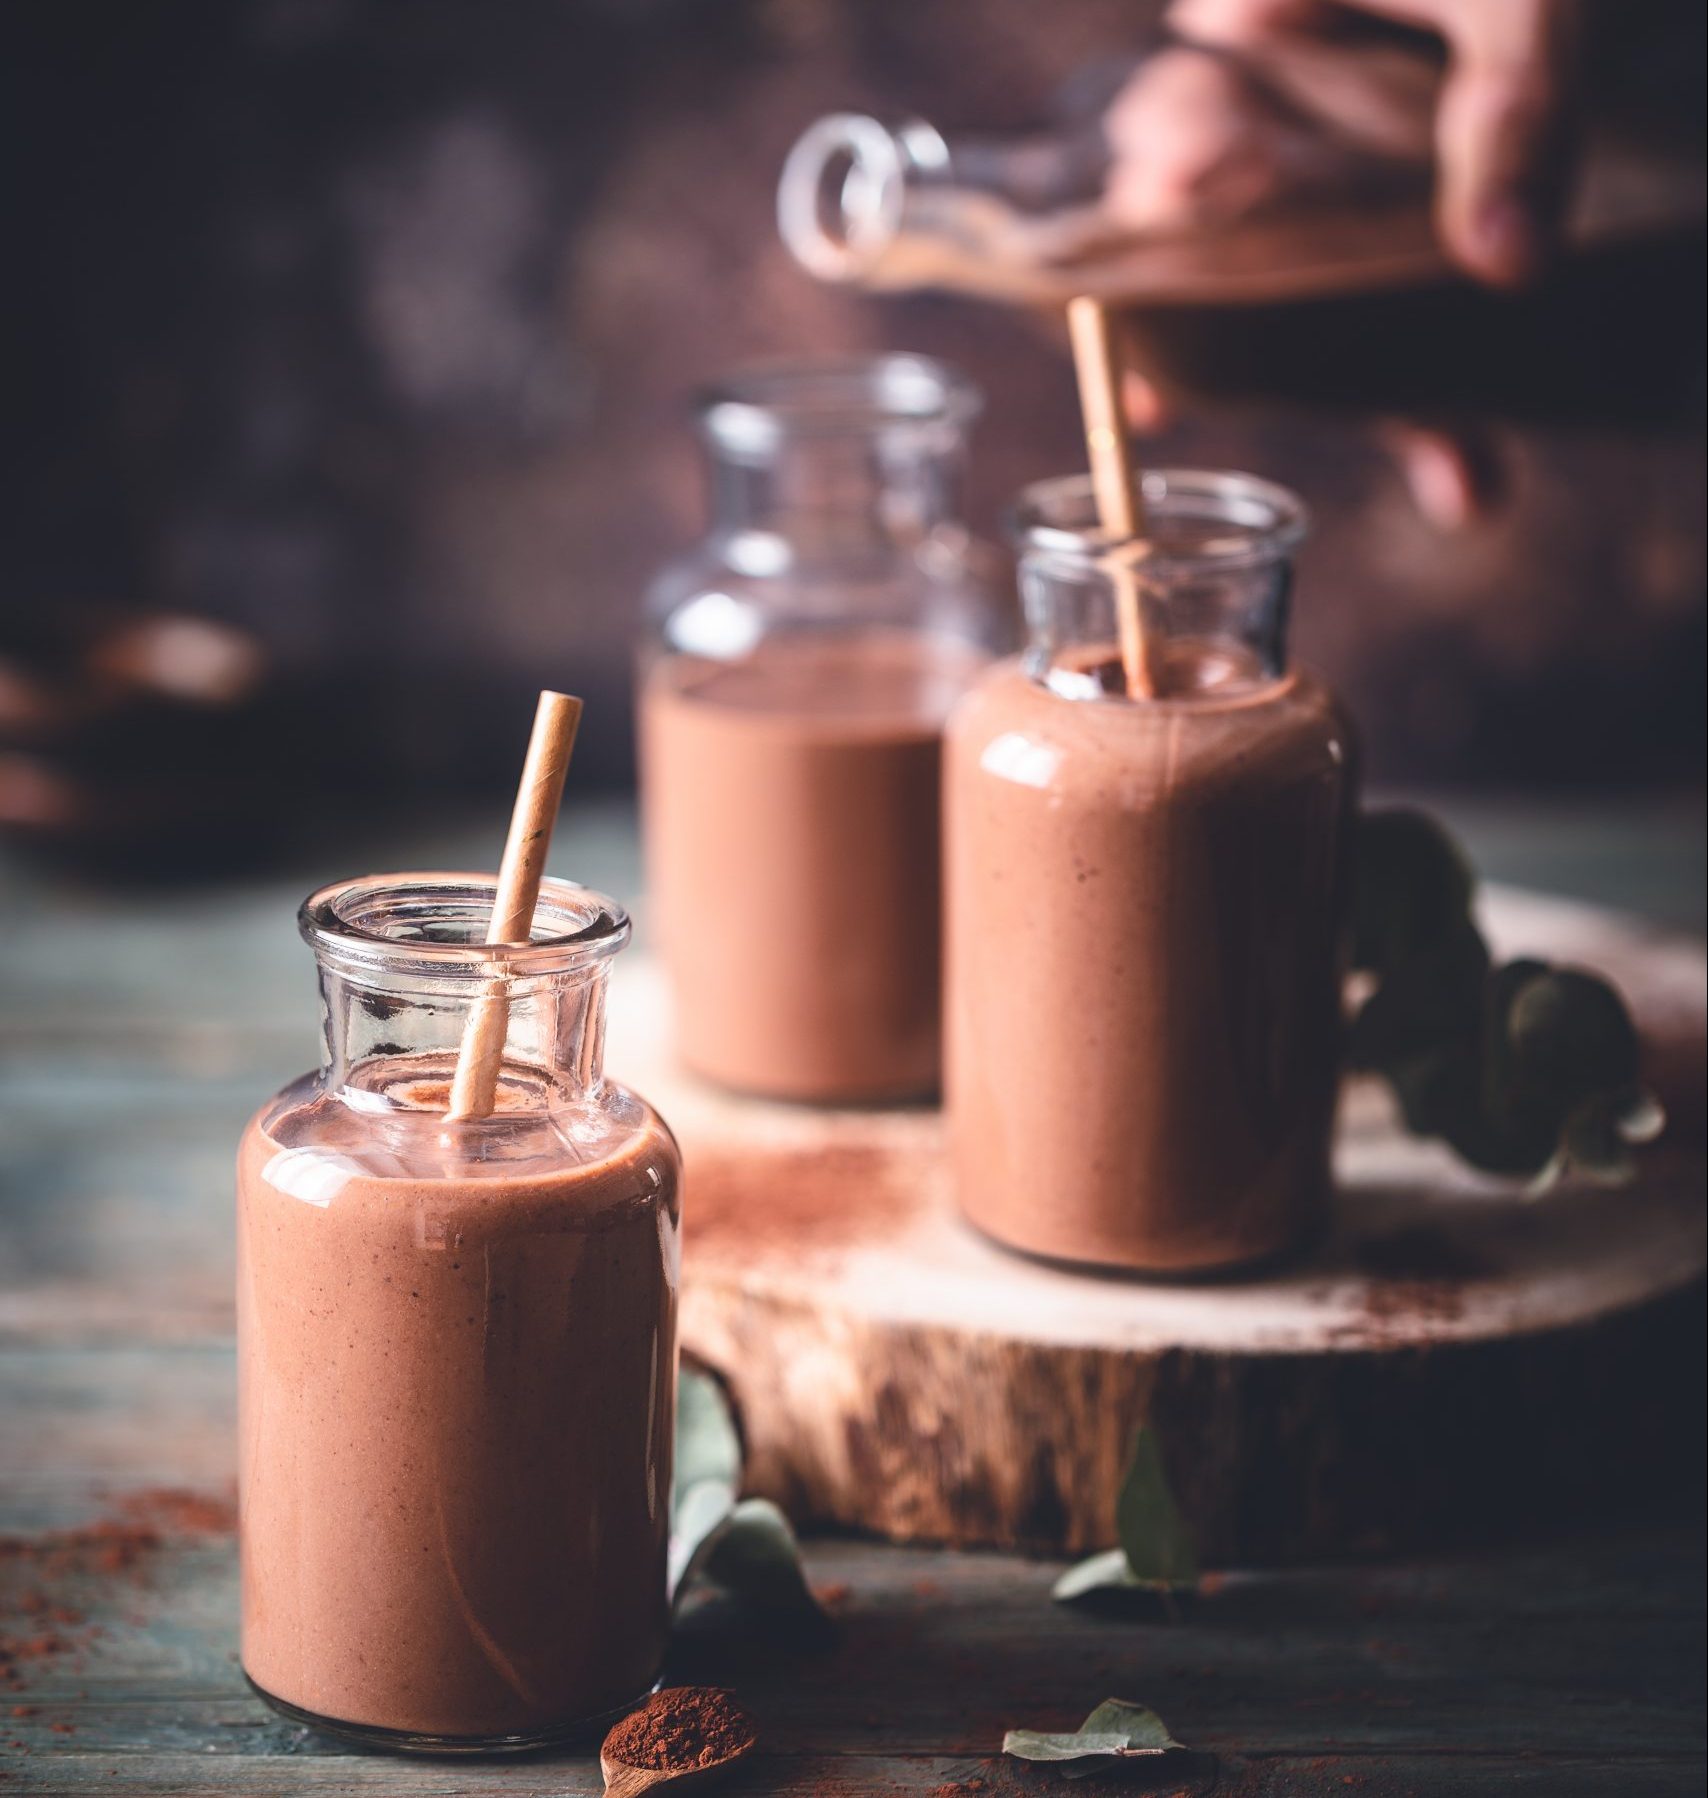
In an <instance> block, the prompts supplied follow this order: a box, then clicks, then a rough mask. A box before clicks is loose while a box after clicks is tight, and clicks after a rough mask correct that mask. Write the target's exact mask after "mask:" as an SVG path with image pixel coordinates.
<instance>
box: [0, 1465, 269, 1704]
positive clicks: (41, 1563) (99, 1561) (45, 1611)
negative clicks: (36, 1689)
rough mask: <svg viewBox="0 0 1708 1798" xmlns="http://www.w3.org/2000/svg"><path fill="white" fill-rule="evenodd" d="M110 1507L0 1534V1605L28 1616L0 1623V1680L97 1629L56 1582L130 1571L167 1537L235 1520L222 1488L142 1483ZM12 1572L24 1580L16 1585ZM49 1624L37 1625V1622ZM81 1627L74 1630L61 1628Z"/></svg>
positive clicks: (218, 1532)
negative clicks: (53, 1525)
mask: <svg viewBox="0 0 1708 1798" xmlns="http://www.w3.org/2000/svg"><path fill="white" fill-rule="evenodd" d="M112 1504H113V1511H114V1515H111V1516H108V1517H103V1518H99V1519H97V1520H96V1521H95V1522H94V1523H86V1524H82V1525H80V1526H78V1527H77V1528H75V1529H68V1530H46V1531H43V1532H41V1533H40V1534H38V1535H34V1536H0V1578H4V1581H5V1585H6V1588H7V1590H6V1592H5V1609H6V1610H7V1611H9V1612H10V1611H15V1612H16V1613H17V1615H18V1616H20V1617H23V1618H27V1619H29V1623H30V1628H29V1629H28V1630H12V1629H6V1628H4V1627H3V1626H0V1686H6V1687H10V1688H12V1689H13V1690H16V1689H17V1688H18V1687H19V1686H21V1685H22V1684H23V1683H24V1673H23V1669H24V1667H25V1666H27V1665H28V1664H29V1663H31V1662H34V1661H45V1660H52V1659H55V1658H57V1657H59V1656H62V1655H67V1654H71V1653H73V1652H75V1651H76V1650H78V1649H81V1648H85V1647H87V1646H88V1644H89V1642H90V1640H91V1639H92V1638H93V1637H94V1636H96V1635H98V1634H99V1633H100V1632H99V1630H98V1628H95V1627H87V1628H83V1625H84V1613H83V1611H82V1609H81V1608H80V1606H78V1605H76V1604H73V1603H70V1602H68V1597H67V1595H66V1594H64V1593H62V1592H60V1591H56V1590H55V1587H56V1586H57V1585H58V1584H59V1583H61V1582H67V1581H69V1582H75V1583H83V1582H87V1581H88V1580H90V1579H103V1578H105V1579H112V1578H119V1577H123V1578H137V1577H139V1576H140V1572H141V1569H142V1566H143V1563H144V1562H145V1561H146V1560H147V1558H148V1557H149V1556H150V1555H152V1554H153V1553H154V1552H155V1551H156V1550H157V1549H159V1548H160V1547H162V1546H163V1545H164V1544H165V1543H166V1542H168V1541H182V1540H186V1539H194V1538H197V1537H205V1536H229V1535H230V1534H232V1532H233V1531H234V1530H235V1529H236V1527H237V1505H236V1501H235V1498H234V1497H233V1496H231V1495H230V1494H215V1493H206V1492H190V1491H186V1490H183V1489H182V1488H179V1487H176V1486H154V1487H147V1488H145V1489H143V1490H141V1491H137V1492H127V1493H122V1494H120V1495H118V1496H117V1497H115V1498H114V1500H113V1501H112ZM20 1579H27V1580H28V1581H29V1583H28V1584H27V1585H25V1586H23V1588H22V1590H17V1589H16V1588H17V1585H18V1582H19V1580H20ZM49 1625H51V1626H54V1627H45V1626H49ZM80 1628H82V1634H81V1636H79V1635H76V1634H71V1633H68V1632H71V1631H76V1630H78V1629H80Z"/></svg>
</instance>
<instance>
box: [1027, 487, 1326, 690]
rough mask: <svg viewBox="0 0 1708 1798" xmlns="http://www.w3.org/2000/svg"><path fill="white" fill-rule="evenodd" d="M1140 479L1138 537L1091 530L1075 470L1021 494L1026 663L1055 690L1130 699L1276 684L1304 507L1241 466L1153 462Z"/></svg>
mask: <svg viewBox="0 0 1708 1798" xmlns="http://www.w3.org/2000/svg"><path fill="white" fill-rule="evenodd" d="M1142 486H1143V494H1144V502H1145V521H1144V532H1145V534H1144V536H1143V538H1141V539H1136V540H1134V541H1131V542H1125V543H1111V542H1110V541H1109V540H1108V539H1107V538H1106V537H1105V536H1104V535H1103V534H1102V533H1101V532H1100V531H1099V529H1098V528H1097V524H1096V509H1095V506H1094V504H1093V501H1092V497H1091V492H1090V484H1089V482H1088V481H1086V480H1085V479H1084V478H1083V477H1075V478H1072V479H1068V480H1061V481H1045V482H1041V483H1039V484H1038V485H1037V486H1035V487H1031V488H1028V489H1027V490H1026V492H1025V494H1024V495H1023V496H1022V498H1021V502H1020V506H1019V508H1018V510H1017V515H1016V525H1017V535H1018V536H1019V539H1020V550H1021V553H1020V597H1021V603H1022V607H1023V609H1024V612H1025V617H1026V631H1027V649H1026V658H1025V660H1026V667H1027V669H1028V672H1030V673H1031V674H1032V676H1033V677H1034V678H1035V679H1037V680H1039V681H1040V682H1042V683H1043V684H1044V685H1046V686H1048V687H1049V688H1050V689H1051V690H1052V691H1053V692H1056V693H1058V694H1060V695H1061V696H1062V697H1064V698H1068V699H1111V698H1113V699H1125V700H1132V701H1134V702H1136V703H1143V702H1145V701H1147V700H1188V701H1190V700H1212V701H1213V700H1228V699H1236V698H1245V697H1248V696H1251V695H1254V694H1258V693H1261V692H1263V691H1265V690H1266V689H1267V688H1269V687H1271V686H1273V685H1274V684H1275V682H1277V681H1278V680H1280V679H1281V678H1282V676H1283V675H1285V673H1286V672H1287V633H1288V625H1289V622H1290V615H1291V602H1292V588H1293V565H1292V552H1293V549H1294V547H1295V545H1296V544H1297V543H1298V541H1299V539H1300V537H1301V536H1302V535H1303V531H1304V509H1303V507H1302V506H1301V505H1300V504H1299V502H1298V500H1297V499H1296V498H1295V497H1294V496H1293V495H1292V494H1290V493H1288V492H1287V491H1286V489H1284V488H1280V487H1276V486H1274V485H1273V484H1271V483H1269V482H1265V481H1257V480H1254V479H1252V478H1251V477H1250V476H1246V475H1235V474H1220V473H1210V472H1201V471H1196V470H1182V469H1159V470H1152V471H1150V472H1149V473H1148V474H1146V475H1145V476H1144V479H1143V483H1142ZM1135 622H1136V625H1137V629H1136V631H1135V630H1133V629H1131V628H1130V627H1131V625H1132V624H1133V623H1135ZM1123 642H1126V643H1127V644H1128V654H1127V656H1126V657H1125V658H1123V655H1122V648H1121V646H1122V644H1123ZM1135 676H1138V677H1139V678H1137V679H1136V678H1135Z"/></svg>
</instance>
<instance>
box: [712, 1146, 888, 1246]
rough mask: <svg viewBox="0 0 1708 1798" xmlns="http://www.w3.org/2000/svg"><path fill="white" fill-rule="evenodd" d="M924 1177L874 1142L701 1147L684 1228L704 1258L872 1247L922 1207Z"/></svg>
mask: <svg viewBox="0 0 1708 1798" xmlns="http://www.w3.org/2000/svg"><path fill="white" fill-rule="evenodd" d="M919 1171H920V1170H919V1160H918V1157H917V1155H909V1154H903V1153H902V1152H900V1151H899V1150H892V1149H888V1148H882V1147H878V1146H875V1145H872V1144H866V1143H829V1144H825V1145H823V1146H821V1147H817V1148H810V1149H795V1148H771V1147H766V1148H757V1147H755V1146H754V1145H752V1144H745V1145H742V1146H740V1147H739V1148H738V1147H727V1148H726V1147H723V1146H720V1145H717V1144H710V1143H707V1144H699V1145H696V1146H695V1147H694V1148H693V1149H691V1151H690V1152H689V1155H688V1161H687V1175H686V1183H685V1188H684V1198H683V1217H684V1220H685V1222H684V1228H685V1230H686V1232H687V1235H688V1238H689V1240H690V1241H691V1242H692V1244H693V1253H694V1254H695V1256H696V1257H699V1256H703V1255H706V1254H708V1253H710V1254H713V1255H718V1256H731V1255H741V1254H745V1253H746V1252H747V1251H748V1250H749V1249H751V1248H755V1247H765V1248H770V1247H791V1248H831V1247H834V1246H836V1245H837V1244H840V1243H845V1242H853V1241H864V1240H868V1239H869V1238H870V1237H871V1236H872V1235H873V1233H874V1232H878V1233H881V1232H883V1231H885V1230H889V1229H893V1228H895V1227H896V1226H897V1225H899V1224H901V1223H903V1222H904V1221H905V1220H906V1219H907V1218H908V1217H910V1216H911V1215H912V1214H913V1213H914V1212H915V1211H916V1210H917V1209H918V1208H919V1206H920V1204H921V1202H922V1201H921V1193H920V1178H919Z"/></svg>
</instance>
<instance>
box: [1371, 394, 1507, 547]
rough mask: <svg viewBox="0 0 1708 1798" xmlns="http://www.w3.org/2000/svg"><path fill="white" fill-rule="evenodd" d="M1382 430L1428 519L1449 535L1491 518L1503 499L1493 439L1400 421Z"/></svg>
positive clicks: (1415, 499)
mask: <svg viewBox="0 0 1708 1798" xmlns="http://www.w3.org/2000/svg"><path fill="white" fill-rule="evenodd" d="M1380 436H1381V439H1382V442H1383V443H1384V445H1385V446H1386V448H1387V450H1388V453H1389V454H1390V455H1391V456H1392V457H1393V459H1394V462H1395V464H1396V465H1397V466H1398V468H1399V471H1400V476H1401V478H1402V479H1403V480H1404V481H1405V484H1406V487H1407V490H1408V491H1409V492H1410V494H1411V497H1412V503H1413V504H1414V505H1415V506H1416V507H1417V509H1418V512H1419V513H1420V514H1421V515H1422V517H1423V519H1424V521H1425V522H1426V523H1428V524H1430V525H1432V526H1433V527H1434V528H1435V529H1436V530H1438V531H1440V532H1442V533H1443V534H1445V535H1451V534H1452V533H1454V532H1456V531H1463V530H1466V529H1468V528H1469V527H1470V526H1471V525H1473V524H1475V523H1477V522H1478V521H1479V520H1480V519H1483V518H1486V517H1487V516H1488V515H1489V513H1490V512H1491V511H1492V510H1493V509H1494V508H1495V506H1496V505H1497V504H1498V503H1499V500H1500V489H1501V481H1500V469H1499V464H1498V462H1497V460H1496V457H1495V454H1494V447H1493V445H1492V444H1491V443H1490V442H1488V441H1487V440H1486V439H1485V438H1483V437H1481V436H1479V435H1477V434H1475V433H1472V432H1469V431H1458V432H1450V431H1442V430H1437V429H1434V428H1433V427H1430V426H1426V425H1419V424H1413V423H1411V422H1410V421H1405V420H1401V421H1394V422H1391V423H1389V424H1387V425H1384V426H1383V427H1382V428H1381V431H1380Z"/></svg>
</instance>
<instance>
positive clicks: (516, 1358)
mask: <svg viewBox="0 0 1708 1798" xmlns="http://www.w3.org/2000/svg"><path fill="white" fill-rule="evenodd" d="M493 887H494V882H493V881H492V880H491V879H490V878H487V877H485V876H481V875H472V874H471V875H461V874H399V875H381V876H373V877H369V878H367V879H363V880H353V881H349V882H346V883H344V884H342V885H338V886H331V887H327V888H325V889H324V890H322V891H321V892H318V893H316V894H314V895H313V896H312V897H311V898H310V899H309V900H308V901H307V902H306V903H305V905H304V906H303V908H302V914H301V925H302V932H303V935H304V936H305V937H306V939H307V940H308V942H309V944H310V946H311V947H312V948H313V950H314V953H315V957H316V960H317V961H318V963H319V973H320V989H321V1007H322V1016H323V1020H324V1032H325V1034H324V1041H323V1045H322V1057H321V1065H320V1069H319V1071H318V1072H316V1073H314V1074H309V1075H305V1076H304V1077H303V1078H302V1079H300V1080H298V1081H297V1082H296V1083H295V1084H294V1085H291V1086H289V1087H287V1088H285V1090H284V1091H283V1092H281V1093H280V1094H278V1096H277V1097H275V1098H274V1099H272V1100H270V1101H269V1102H268V1103H267V1104H266V1105H265V1106H263V1107H262V1109H261V1110H260V1111H259V1112H258V1113H257V1114H256V1116H255V1118H254V1119H253V1120H252V1121H251V1123H250V1125H249V1127H248V1130H247V1132H246V1133H245V1135H244V1138H243V1144H242V1148H241V1151H240V1156H239V1163H238V1212H237V1218H238V1289H237V1291H238V1312H237V1315H238V1366H239V1434H240V1445H241V1459H240V1479H239V1497H240V1506H241V1519H242V1562H243V1667H244V1671H245V1673H246V1674H247V1675H248V1677H249V1679H250V1681H251V1683H252V1684H253V1685H254V1686H255V1687H256V1689H257V1690H258V1691H259V1692H260V1693H261V1695H262V1696H263V1697H264V1698H266V1699H267V1700H268V1701H269V1702H270V1703H271V1704H272V1705H273V1706H274V1707H275V1708H276V1709H278V1710H280V1711H283V1712H284V1713H285V1714H286V1715H288V1716H291V1717H294V1718H296V1719H298V1720H299V1721H302V1722H307V1723H311V1724H315V1725H317V1726H319V1727H324V1728H331V1729H333V1730H334V1731H336V1732H337V1733H340V1734H343V1735H347V1736H352V1737H355V1738H357V1739H358V1740H361V1741H365V1742H370V1743H374V1744H378V1745H382V1746H389V1747H397V1748H417V1749H426V1750H446V1749H474V1748H481V1749H493V1748H523V1747H529V1746H533V1745H535V1744H538V1743H542V1742H547V1741H552V1740H555V1739H558V1738H560V1737H562V1736H565V1735H568V1734H571V1733H575V1732H576V1731H578V1730H579V1729H580V1728H582V1727H584V1726H587V1725H590V1724H591V1723H593V1722H595V1721H597V1720H599V1719H601V1718H604V1717H607V1716H609V1715H610V1714H612V1713H614V1712H617V1711H620V1710H621V1709H623V1708H625V1707H627V1706H629V1705H630V1704H632V1703H633V1702H635V1701H636V1700H638V1699H639V1698H640V1697H641V1696H642V1695H643V1694H644V1693H645V1692H646V1691H647V1690H648V1689H649V1688H650V1687H651V1686H652V1684H653V1683H654V1681H655V1680H656V1678H657V1676H658V1670H659V1665H660V1662H661V1660H662V1658H663V1653H664V1645H665V1634H666V1627H667V1609H666V1595H665V1551H666V1535H667V1530H668V1524H669V1499H670V1479H671V1455H672V1427H673V1416H674V1398H675V1374H676V1276H677V1228H678V1217H679V1201H678V1188H679V1162H678V1156H677V1151H676V1146H675V1143H674V1142H673V1140H672V1139H671V1136H670V1133H669V1131H668V1130H667V1129H666V1128H665V1126H664V1124H663V1123H662V1122H661V1121H660V1119H659V1118H658V1116H657V1115H656V1114H655V1113H654V1112H653V1111H652V1109H651V1108H650V1107H649V1106H648V1105H647V1104H646V1103H645V1102H644V1101H642V1100H641V1099H638V1098H636V1097H635V1095H634V1094H632V1093H630V1092H627V1091H625V1090H624V1089H623V1088H622V1087H620V1086H617V1085H615V1084H613V1083H612V1082H611V1081H608V1080H606V1079H605V1078H604V1075H603V1071H602V1067H601V1058H602V1053H603V1046H604V1034H605V987H606V977H607V973H608V969H609V965H610V960H611V957H612V956H613V955H615V954H616V953H617V951H618V950H619V949H621V948H622V946H623V944H624V943H625V942H626V941H627V939H628V935H629V923H628V919H627V917H626V916H625V915H624V913H623V911H622V910H621V908H620V907H618V906H617V905H615V904H614V903H613V902H612V901H610V900H608V899H605V898H603V897H601V896H600V895H599V894H597V893H592V892H589V891H587V890H585V889H583V888H581V887H577V886H572V885H570V884H569V883H567V882H564V881H557V880H547V881H545V882H544V883H543V885H542V887H541V892H540V899H539V904H538V908H537V911H536V913H535V923H534V937H533V941H532V942H531V943H529V944H527V945H508V946H503V947H501V948H498V949H496V950H495V949H491V948H488V947H485V946H482V944H481V939H482V937H483V935H484V932H485V928H486V922H487V919H488V916H489V915H490V912H491V908H492V901H493ZM495 977H501V978H502V979H503V980H504V981H505V983H506V988H507V993H508V997H509V1003H510V1019H509V1036H508V1041H507V1043H506V1046H505V1059H504V1062H503V1067H502V1071H501V1076H500V1082H499V1090H498V1097H497V1102H496V1104H495V1106H494V1109H493V1112H492V1115H491V1116H489V1117H485V1118H478V1119H461V1120H458V1121H456V1122H452V1121H450V1120H448V1119H447V1117H446V1116H445V1109H446V1101H447V1096H448V1091H449V1082H450V1078H451V1074H452V1072H453V1069H454V1067H455V1063H456V1057H457V1050H458V1045H459V1043H460V1042H461V1039H462V1035H463V1029H464V1025H465V1023H466V1022H467V1019H468V1017H469V1014H470V1009H471V1006H472V1005H473V1004H474V1003H475V1002H476V1001H477V1000H479V998H480V997H481V995H482V994H483V992H485V991H487V990H489V983H490V982H491V981H492V980H493V979H494V978H495Z"/></svg>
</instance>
